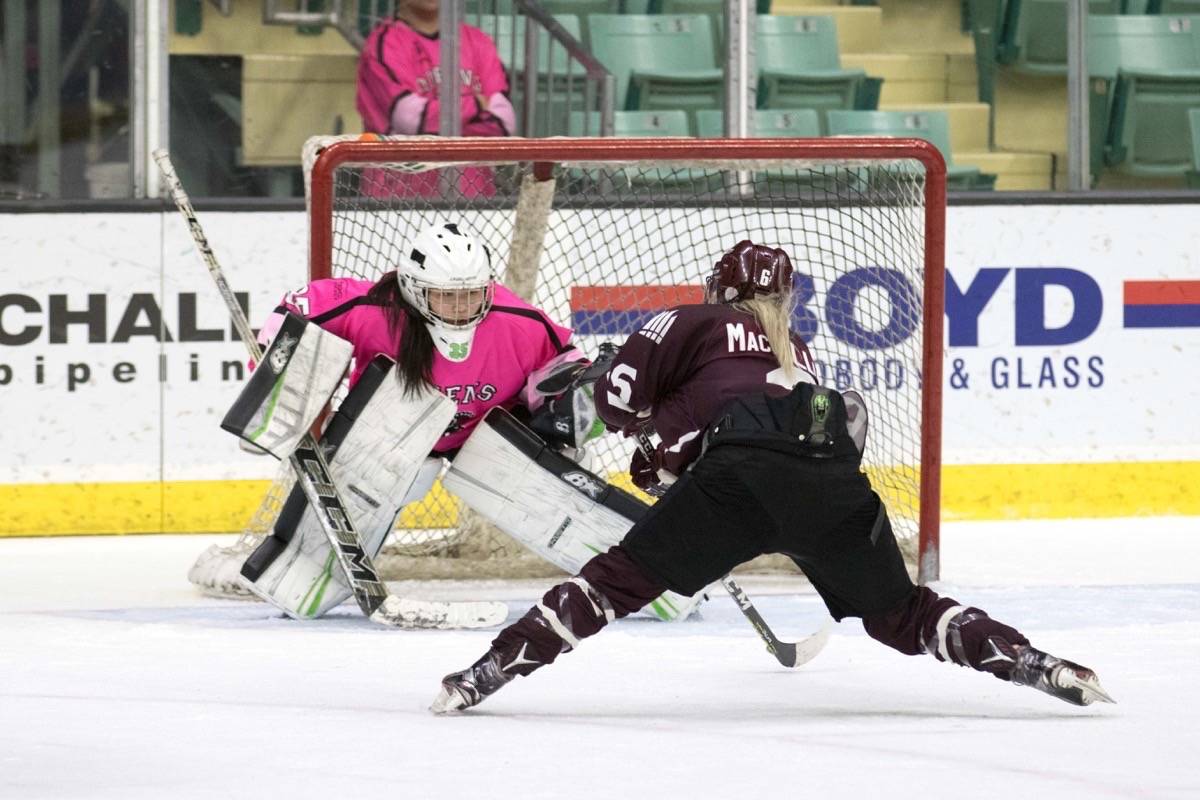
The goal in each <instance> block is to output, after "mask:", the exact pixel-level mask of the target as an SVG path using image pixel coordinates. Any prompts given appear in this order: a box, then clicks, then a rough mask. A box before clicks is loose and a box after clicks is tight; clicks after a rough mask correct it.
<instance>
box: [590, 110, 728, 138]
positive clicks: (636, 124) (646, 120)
mask: <svg viewBox="0 0 1200 800" xmlns="http://www.w3.org/2000/svg"><path fill="white" fill-rule="evenodd" d="M716 113H717V114H720V113H721V112H720V111H717V112H716ZM598 116H599V115H598V114H595V113H592V114H588V113H587V112H583V111H573V112H571V119H570V124H569V125H568V127H567V131H568V135H570V136H595V135H597V134H596V129H597V128H598V126H599V123H598ZM613 135H614V136H691V135H692V134H691V130H690V129H689V128H688V115H687V112H686V111H682V110H680V109H675V110H672V111H614V112H613Z"/></svg>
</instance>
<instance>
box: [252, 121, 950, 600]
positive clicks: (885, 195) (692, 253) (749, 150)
mask: <svg viewBox="0 0 1200 800" xmlns="http://www.w3.org/2000/svg"><path fill="white" fill-rule="evenodd" d="M305 160H306V176H307V177H308V179H309V184H310V187H309V215H310V226H311V227H310V236H311V240H310V244H311V247H310V274H311V278H312V279H314V280H316V279H320V278H328V277H349V276H352V277H357V278H360V279H365V280H376V279H378V278H380V277H382V276H383V275H384V274H385V272H386V271H387V270H390V269H393V268H394V267H395V265H396V264H397V263H398V259H399V256H400V254H401V253H402V252H404V248H406V247H408V246H409V245H410V243H411V241H412V239H413V237H414V236H415V235H416V234H417V233H418V232H419V231H420V230H422V229H423V228H424V227H427V226H429V225H433V224H435V223H442V222H456V223H457V224H458V225H459V226H460V227H461V229H462V230H463V231H464V232H470V233H473V234H474V235H476V236H477V237H479V238H480V239H481V240H483V241H484V242H485V243H486V244H487V246H488V247H489V248H490V249H491V251H492V254H493V264H494V265H495V267H496V270H497V273H498V274H499V277H500V280H501V281H502V282H504V283H505V284H506V285H507V286H508V287H509V288H511V289H513V290H514V291H515V292H516V293H517V294H518V295H521V296H522V297H525V298H526V299H528V300H530V301H531V302H532V303H533V304H534V305H535V306H538V307H539V308H541V309H543V310H544V311H545V312H546V313H547V314H548V315H549V316H550V317H551V319H553V320H555V321H557V322H559V323H561V324H564V325H567V326H568V327H571V328H573V329H574V331H575V335H574V339H573V342H574V343H575V344H576V345H577V346H579V347H580V348H581V349H582V350H583V351H584V352H585V353H587V354H589V355H594V354H595V352H596V348H597V346H598V344H599V343H600V342H602V341H606V340H611V341H614V342H617V343H620V342H622V341H624V339H625V338H626V337H627V336H628V335H629V334H631V333H633V332H634V331H636V330H637V329H638V328H639V327H640V326H641V324H642V323H643V322H644V321H646V320H648V319H649V318H650V317H651V316H653V315H654V314H656V313H658V312H659V311H661V310H663V309H665V308H667V307H669V306H672V305H677V304H680V303H686V302H700V301H701V299H702V288H701V287H702V285H703V281H704V277H705V276H706V275H707V274H708V272H709V270H710V269H711V268H712V265H713V264H714V263H715V261H716V260H717V259H718V258H719V257H720V255H721V254H722V253H723V252H725V251H726V250H727V249H729V248H730V247H732V246H733V245H734V244H735V243H736V242H738V241H739V240H741V239H747V238H748V239H752V240H754V241H755V242H757V243H761V244H767V245H771V246H778V247H782V248H783V249H784V250H785V251H787V252H788V254H789V255H790V256H791V259H792V263H793V265H794V267H795V272H796V283H795V290H794V294H795V298H796V301H797V303H796V310H795V312H794V314H793V318H792V319H793V328H794V329H795V330H797V331H799V332H800V333H801V335H802V336H803V337H804V339H805V340H806V341H807V342H808V343H809V347H810V349H811V350H812V354H813V357H814V358H815V360H816V361H817V364H818V367H819V372H820V375H819V377H820V378H821V379H822V382H823V383H824V384H825V385H827V386H832V387H836V388H838V389H855V390H857V391H859V392H861V393H862V394H863V396H864V397H865V398H866V401H867V407H868V410H869V412H870V430H869V435H868V439H867V447H866V453H865V456H864V461H863V463H864V468H865V469H866V471H867V472H868V474H869V475H870V477H871V480H872V483H873V485H874V487H875V489H876V491H878V492H879V494H880V496H881V497H882V498H883V500H884V502H886V503H887V506H888V510H889V514H890V516H891V520H892V524H893V528H894V530H895V533H896V537H897V539H898V541H899V542H900V546H901V549H902V551H903V552H904V554H905V558H906V560H907V561H908V563H909V566H910V570H911V571H912V572H913V573H914V574H915V575H916V576H917V577H918V579H919V580H921V581H922V582H925V581H929V580H935V579H936V578H937V576H938V521H939V488H940V487H939V476H940V468H941V458H940V451H941V386H942V313H943V282H944V267H943V254H944V224H945V163H944V161H943V159H942V157H941V155H940V154H939V153H938V151H937V149H936V148H934V147H933V146H932V145H930V144H928V143H926V142H924V141H922V140H917V139H883V138H844V139H843V138H827V139H738V140H730V139H611V138H606V139H565V138H564V139H519V138H506V139H499V138H488V139H470V138H464V139H442V138H436V137H418V138H404V137H396V138H385V137H371V138H369V139H368V138H367V137H366V136H364V137H322V138H318V139H314V140H310V142H309V143H308V145H307V146H306V159H305ZM590 449H591V451H592V452H591V454H590V455H591V463H590V465H589V466H590V467H591V468H592V469H593V470H594V471H595V472H597V473H599V474H601V475H602V476H605V477H607V478H608V479H609V480H610V481H613V482H614V483H617V484H619V485H622V486H624V487H626V488H629V483H628V479H627V478H626V470H627V467H628V464H629V459H630V456H631V454H632V452H633V449H634V446H633V443H632V441H631V440H623V439H620V438H619V437H617V436H614V435H609V436H605V437H603V438H601V439H600V440H598V441H596V442H593V443H592V445H591V446H590ZM284 476H285V473H281V478H282V477H284ZM285 491H286V480H282V479H281V480H279V481H277V482H276V485H275V486H274V487H273V488H272V495H275V497H274V499H272V496H271V495H268V498H267V500H266V501H265V502H264V504H263V507H262V508H261V509H260V510H259V513H258V514H257V515H256V519H255V520H254V521H253V522H252V524H251V526H250V528H249V529H248V531H247V533H246V535H245V536H244V537H243V541H242V542H241V543H240V544H242V545H243V546H251V545H252V544H253V543H254V541H255V540H254V537H255V536H257V535H261V532H262V531H264V530H267V529H269V524H270V521H271V520H272V518H273V514H274V513H275V512H276V510H277V507H278V504H279V503H280V502H281V499H282V497H281V496H280V495H281V494H283V493H284V492H285ZM647 499H648V500H649V498H647ZM378 565H379V568H380V571H381V574H383V575H384V576H385V577H387V578H389V579H400V578H406V577H467V576H470V577H476V578H489V577H507V576H512V575H541V574H556V570H555V569H554V568H553V567H550V566H549V565H547V564H544V563H542V562H540V561H539V560H538V559H537V558H536V557H534V556H531V555H528V554H526V553H525V551H524V550H523V548H522V547H521V546H520V545H518V544H517V543H515V542H513V541H512V540H511V539H509V538H508V537H507V536H505V535H504V534H502V533H500V532H498V531H495V530H494V529H491V528H490V526H487V525H485V524H480V523H479V522H478V521H477V520H474V519H473V515H471V514H470V513H469V512H464V511H462V510H461V509H459V508H458V504H457V501H455V500H454V499H453V498H452V497H451V496H449V495H448V494H446V493H445V492H443V491H442V490H441V489H440V484H439V485H438V487H435V489H434V491H433V492H431V493H430V495H429V496H427V498H426V499H425V500H424V501H422V502H420V503H416V504H413V505H410V506H409V507H407V508H406V509H405V510H404V512H402V514H401V516H400V519H399V520H398V522H397V527H396V530H395V531H394V532H393V535H392V537H391V538H390V540H389V543H388V544H387V545H386V546H385V549H384V551H383V552H382V553H381V554H380V557H379V559H378ZM789 568H791V569H793V570H794V567H790V565H789Z"/></svg>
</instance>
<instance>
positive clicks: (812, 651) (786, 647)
mask: <svg viewBox="0 0 1200 800" xmlns="http://www.w3.org/2000/svg"><path fill="white" fill-rule="evenodd" d="M832 628H833V623H832V621H831V620H828V619H827V620H825V624H824V625H822V626H821V629H820V630H819V631H817V632H816V633H814V634H813V635H811V636H808V637H806V638H804V639H801V640H800V641H798V642H794V643H793V642H786V643H785V642H780V643H779V644H778V645H776V646H775V657H776V658H777V659H779V663H780V664H783V665H784V666H785V667H800V666H803V665H805V664H807V663H808V662H809V661H812V660H813V659H814V658H816V657H817V654H818V653H820V652H821V651H822V650H824V649H825V643H826V642H828V641H829V632H830V630H832Z"/></svg>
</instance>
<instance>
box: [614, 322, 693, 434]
mask: <svg viewBox="0 0 1200 800" xmlns="http://www.w3.org/2000/svg"><path fill="white" fill-rule="evenodd" d="M693 308H695V307H694V306H679V307H677V308H672V309H668V310H666V311H663V312H662V313H661V314H657V315H656V316H654V317H653V318H651V319H650V321H648V322H647V323H646V324H645V325H643V326H642V327H641V329H640V330H638V331H637V333H634V334H633V335H631V336H630V337H629V338H628V339H627V340H625V344H624V345H623V346H622V347H621V351H620V353H618V354H617V357H616V359H615V360H614V361H613V363H612V366H611V367H609V370H608V372H606V373H605V374H604V375H603V376H601V378H600V380H599V381H597V383H596V390H595V398H596V413H598V414H599V415H600V419H602V420H604V422H605V424H606V425H608V427H609V428H610V429H613V430H622V431H632V430H633V429H635V428H637V427H638V426H639V425H641V424H642V423H644V422H646V421H647V420H648V419H649V417H650V411H651V409H652V408H653V407H654V406H655V404H656V403H657V402H658V401H659V400H660V399H661V398H662V397H663V395H664V394H666V393H667V392H670V391H671V389H672V388H674V387H675V386H676V385H678V384H679V383H680V382H681V380H680V379H681V377H682V376H685V375H687V374H688V372H689V371H690V368H691V362H692V356H693V353H694V352H695V348H694V347H690V346H689V343H692V342H694V337H695V336H697V335H706V334H705V333H704V332H702V331H698V330H696V322H698V321H699V320H698V318H697V317H696V316H695V315H693V314H692V313H690V311H691V309H693Z"/></svg>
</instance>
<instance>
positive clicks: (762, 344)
mask: <svg viewBox="0 0 1200 800" xmlns="http://www.w3.org/2000/svg"><path fill="white" fill-rule="evenodd" d="M725 343H726V345H727V346H728V347H729V352H731V353H770V352H771V343H770V342H769V341H767V337H766V334H762V333H754V332H753V331H749V332H748V331H747V330H746V326H745V325H743V324H742V323H740V322H726V323H725Z"/></svg>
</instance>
